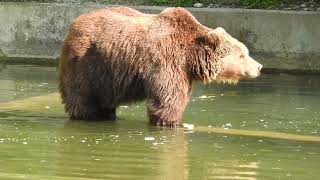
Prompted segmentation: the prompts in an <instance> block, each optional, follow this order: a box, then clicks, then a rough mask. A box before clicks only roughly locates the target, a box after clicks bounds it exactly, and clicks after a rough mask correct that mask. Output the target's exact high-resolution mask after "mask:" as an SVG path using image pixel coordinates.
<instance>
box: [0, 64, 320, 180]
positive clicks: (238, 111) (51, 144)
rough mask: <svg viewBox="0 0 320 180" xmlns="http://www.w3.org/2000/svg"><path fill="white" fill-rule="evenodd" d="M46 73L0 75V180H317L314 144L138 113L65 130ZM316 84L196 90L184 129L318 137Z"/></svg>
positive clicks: (134, 108)
mask: <svg viewBox="0 0 320 180" xmlns="http://www.w3.org/2000/svg"><path fill="white" fill-rule="evenodd" d="M56 92H57V71H56V68H55V67H41V66H22V65H1V66H0V164H1V166H0V179H35V180H36V179H39V180H40V179H41V180H42V179H62V180H66V179H79V180H82V179H83V180H91V179H170V180H171V179H192V180H193V179H194V180H199V179H201V180H202V179H248V180H254V179H304V180H306V179H310V180H313V179H317V178H318V177H320V172H319V166H320V142H308V141H298V140H294V139H293V140H283V139H281V137H276V138H266V137H261V136H245V135H241V133H240V134H239V135H230V134H228V133H226V134H219V133H215V132H214V131H197V129H196V128H195V129H194V130H188V129H185V128H178V129H174V130H170V129H167V128H158V127H152V126H149V125H148V119H147V116H146V110H145V104H144V103H140V104H133V105H128V106H122V107H120V108H119V109H118V112H117V113H118V120H117V121H115V122H108V121H107V122H83V121H70V120H68V118H67V116H66V114H65V113H64V111H63V107H62V105H61V104H60V100H59V96H58V95H57V94H55V93H56ZM319 106H320V76H293V75H286V74H275V75H262V76H261V77H260V78H258V79H256V80H251V81H242V82H240V83H239V84H238V85H237V86H230V85H216V84H213V85H212V84H211V85H200V84H195V85H194V88H193V93H192V98H191V99H190V103H189V105H188V107H187V109H186V111H185V113H184V117H183V122H184V123H188V124H194V126H195V127H207V128H211V127H212V128H220V129H240V130H245V131H246V132H249V133H250V132H252V131H260V132H267V133H269V134H272V133H277V132H281V133H285V134H296V135H302V136H312V137H315V138H319V137H320V132H319V131H320V122H319V119H320V108H319Z"/></svg>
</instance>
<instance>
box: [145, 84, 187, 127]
mask: <svg viewBox="0 0 320 180" xmlns="http://www.w3.org/2000/svg"><path fill="white" fill-rule="evenodd" d="M166 91H168V92H167V93H166V92H161V93H159V95H154V96H153V97H150V98H149V102H148V115H149V119H150V123H151V124H153V125H158V126H169V127H176V126H177V125H179V123H180V120H181V117H182V114H183V112H184V109H185V107H186V105H187V103H188V100H189V87H175V88H174V89H166Z"/></svg>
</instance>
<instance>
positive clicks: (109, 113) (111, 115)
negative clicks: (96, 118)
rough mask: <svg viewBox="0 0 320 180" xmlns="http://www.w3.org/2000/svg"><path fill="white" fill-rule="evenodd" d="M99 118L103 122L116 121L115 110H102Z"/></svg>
mask: <svg viewBox="0 0 320 180" xmlns="http://www.w3.org/2000/svg"><path fill="white" fill-rule="evenodd" d="M100 118H101V119H105V120H116V108H102V110H101V114H100Z"/></svg>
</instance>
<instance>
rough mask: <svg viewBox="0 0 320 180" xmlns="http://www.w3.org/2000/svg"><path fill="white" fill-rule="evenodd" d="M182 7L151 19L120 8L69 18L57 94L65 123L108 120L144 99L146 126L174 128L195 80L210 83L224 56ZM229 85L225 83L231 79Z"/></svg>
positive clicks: (225, 51) (224, 49) (215, 40)
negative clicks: (67, 117)
mask: <svg viewBox="0 0 320 180" xmlns="http://www.w3.org/2000/svg"><path fill="white" fill-rule="evenodd" d="M211 30H212V29H209V28H207V27H205V26H202V25H201V24H200V23H199V22H198V21H197V20H196V19H195V18H194V17H193V16H192V15H191V14H190V13H189V12H188V11H186V10H185V9H183V8H167V9H165V10H164V11H163V12H161V13H160V14H157V15H149V14H143V13H140V12H138V11H136V10H133V9H131V8H127V7H117V8H108V9H107V8H106V9H100V10H96V11H93V12H91V13H87V14H84V15H81V16H79V17H78V18H76V19H75V20H74V21H73V23H72V24H71V26H70V28H69V32H68V35H67V37H66V39H65V41H64V46H63V49H62V54H61V58H60V84H59V87H60V93H61V97H62V100H63V103H64V104H65V110H66V111H67V112H68V113H69V115H70V117H71V118H72V119H114V118H115V117H116V108H117V107H118V106H119V105H121V104H125V103H130V102H136V101H141V100H144V99H146V100H147V106H148V115H149V118H150V122H151V123H152V124H157V125H166V126H175V125H177V124H178V123H179V121H180V119H181V116H182V113H183V111H184V109H185V107H186V105H187V102H188V99H189V96H190V92H191V84H192V82H193V81H194V80H198V81H203V82H209V81H211V80H215V79H216V77H217V75H218V74H219V73H220V72H221V71H223V66H222V65H221V64H220V62H219V61H218V60H219V59H220V58H222V57H224V56H226V55H228V54H229V51H230V49H229V48H228V46H221V45H219V43H221V42H220V40H219V38H217V37H215V36H210V38H211V39H210V38H209V39H208V37H206V36H205V35H206V34H207V33H208V32H209V31H211ZM231 81H232V80H230V82H231Z"/></svg>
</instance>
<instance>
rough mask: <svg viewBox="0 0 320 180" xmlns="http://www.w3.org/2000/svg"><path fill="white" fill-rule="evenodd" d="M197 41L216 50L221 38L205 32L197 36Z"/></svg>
mask: <svg viewBox="0 0 320 180" xmlns="http://www.w3.org/2000/svg"><path fill="white" fill-rule="evenodd" d="M195 42H196V43H197V44H198V45H200V46H203V47H205V46H206V47H209V48H211V49H213V50H215V49H216V48H217V46H218V43H219V40H218V38H217V37H216V36H215V35H213V34H205V35H200V36H198V37H196V39H195Z"/></svg>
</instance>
